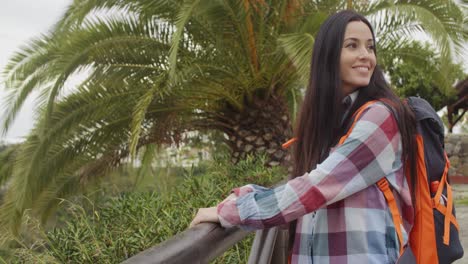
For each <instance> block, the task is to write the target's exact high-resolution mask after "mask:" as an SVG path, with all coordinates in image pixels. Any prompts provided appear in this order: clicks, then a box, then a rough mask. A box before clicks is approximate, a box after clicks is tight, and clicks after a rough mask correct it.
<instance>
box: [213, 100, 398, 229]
mask: <svg viewBox="0 0 468 264" xmlns="http://www.w3.org/2000/svg"><path fill="white" fill-rule="evenodd" d="M400 151H401V138H400V133H399V131H398V126H397V123H396V120H395V118H394V117H393V115H392V113H391V112H390V110H389V109H388V108H387V107H386V106H384V105H383V104H381V103H375V104H372V105H371V106H369V107H368V108H367V109H366V110H365V112H364V113H363V114H362V115H361V117H360V118H359V120H358V121H357V122H356V124H355V126H354V128H353V130H352V131H351V133H350V135H349V137H348V138H347V139H346V140H345V142H344V143H343V144H342V145H340V146H337V147H336V148H335V149H334V150H333V151H332V152H331V153H330V155H329V156H328V157H327V158H326V159H325V160H324V161H323V162H322V163H321V164H319V165H317V168H316V169H314V170H313V171H311V172H310V173H306V174H304V175H302V176H300V177H297V178H295V179H293V180H290V181H288V182H287V183H286V184H284V185H281V186H279V187H276V188H264V187H261V186H257V185H252V184H250V185H246V186H244V187H241V188H238V189H235V190H234V192H235V193H236V195H237V196H238V197H237V199H234V200H229V201H225V202H223V203H220V204H219V205H218V207H217V210H218V216H219V220H220V222H221V225H222V226H224V227H231V226H241V227H242V228H244V229H262V228H268V227H272V226H277V225H281V224H285V223H287V222H290V221H292V220H295V219H297V218H299V217H301V216H303V215H305V214H308V213H310V212H312V211H315V210H317V209H319V208H321V207H323V206H326V205H330V204H333V203H335V202H337V201H340V200H343V199H345V198H346V197H348V196H350V195H353V194H354V193H356V192H359V191H361V190H363V189H365V188H367V187H369V186H371V185H373V184H375V183H376V182H377V181H378V180H380V179H381V178H383V177H385V176H386V175H388V174H390V173H392V172H393V171H395V170H397V169H399V168H394V166H395V164H401V163H400V162H397V163H396V162H395V161H396V159H400V158H401V153H400Z"/></svg>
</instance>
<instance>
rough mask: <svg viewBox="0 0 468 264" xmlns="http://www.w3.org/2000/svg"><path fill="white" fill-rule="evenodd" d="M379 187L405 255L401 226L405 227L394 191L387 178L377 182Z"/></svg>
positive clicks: (401, 250) (401, 249) (401, 251)
mask: <svg viewBox="0 0 468 264" xmlns="http://www.w3.org/2000/svg"><path fill="white" fill-rule="evenodd" d="M377 186H378V187H379V189H380V191H381V192H382V193H383V195H384V197H385V200H386V201H387V204H388V207H389V209H390V213H391V214H392V219H393V225H394V226H395V231H396V233H397V236H398V241H399V242H400V255H401V254H402V253H403V249H404V245H403V242H404V241H403V233H402V232H401V226H402V225H403V223H402V220H401V216H400V211H399V210H398V206H397V204H396V201H395V196H394V195H393V192H392V190H391V189H390V185H389V183H388V180H387V178H382V179H380V180H379V181H378V182H377Z"/></svg>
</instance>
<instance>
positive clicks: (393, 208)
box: [283, 97, 463, 264]
mask: <svg viewBox="0 0 468 264" xmlns="http://www.w3.org/2000/svg"><path fill="white" fill-rule="evenodd" d="M375 102H376V101H370V102H367V103H366V104H364V105H363V106H361V107H360V108H359V109H358V110H357V111H356V112H355V113H354V115H353V118H354V121H353V123H352V124H351V127H350V128H349V130H348V132H347V133H346V135H344V136H343V137H342V138H341V139H340V141H339V143H338V144H339V145H341V144H342V143H343V142H344V141H345V140H346V138H348V136H349V135H350V134H351V131H352V129H353V127H354V125H355V123H356V121H357V120H358V119H359V117H360V116H361V114H362V113H363V111H364V110H365V109H366V108H367V107H368V106H369V105H370V104H372V103H375ZM382 102H383V103H384V104H386V102H385V100H382ZM406 103H407V104H408V106H409V107H410V108H411V109H412V110H413V112H414V115H415V118H416V121H417V124H416V129H417V135H416V143H417V154H416V164H414V165H415V166H416V171H417V175H416V183H415V186H416V187H415V190H411V191H412V192H413V193H414V197H415V204H414V205H413V206H414V209H415V218H414V225H413V228H412V229H411V232H410V235H409V246H410V247H411V251H412V253H413V254H414V256H415V258H416V261H417V263H420V264H445V263H452V262H454V261H455V260H457V259H460V258H461V257H463V248H462V246H461V243H460V239H459V225H458V222H457V219H456V217H455V207H454V205H453V193H452V187H451V186H450V184H449V181H448V176H447V174H448V169H449V167H450V162H449V160H448V158H447V154H446V153H445V151H444V127H443V124H442V121H441V120H440V118H439V116H438V115H437V113H436V112H435V111H434V109H433V108H432V107H431V105H430V104H429V103H428V102H427V101H425V100H424V99H422V98H418V97H409V98H408V99H407V100H406ZM389 108H390V109H392V108H391V107H389ZM295 141H296V138H293V139H291V140H289V141H288V142H286V143H285V144H283V147H284V148H287V147H289V146H290V145H291V144H292V143H294V142H295ZM407 175H408V174H407ZM407 180H408V182H410V179H407ZM377 186H378V187H379V189H380V190H381V191H382V193H383V194H384V196H385V199H386V201H387V203H388V206H389V209H390V212H391V214H392V217H393V223H394V225H395V230H396V232H397V236H398V240H399V242H400V255H401V254H402V253H403V251H404V247H405V245H404V244H403V235H402V232H401V227H402V220H401V219H402V218H401V214H400V212H399V210H398V206H397V204H396V202H395V197H394V196H393V192H392V191H391V187H390V184H389V183H388V180H387V179H386V178H383V179H381V180H380V181H378V183H377Z"/></svg>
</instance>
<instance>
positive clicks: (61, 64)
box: [0, 0, 467, 228]
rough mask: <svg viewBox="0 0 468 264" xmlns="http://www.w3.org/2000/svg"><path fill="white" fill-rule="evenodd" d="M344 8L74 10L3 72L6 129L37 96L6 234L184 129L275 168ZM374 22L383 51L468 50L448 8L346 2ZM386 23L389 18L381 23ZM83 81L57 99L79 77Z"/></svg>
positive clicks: (196, 2) (157, 1)
mask: <svg viewBox="0 0 468 264" xmlns="http://www.w3.org/2000/svg"><path fill="white" fill-rule="evenodd" d="M347 2H349V1H305V0H282V1H279V0H237V1H235V0H191V1H188V0H187V1H183V0H172V1H168V0H138V1H130V0H106V1H104V0H81V1H74V3H73V4H72V5H70V6H69V8H68V10H67V11H66V13H65V14H64V15H63V17H62V18H61V19H60V20H59V21H58V22H57V24H56V25H55V26H54V28H53V29H52V30H51V31H50V32H49V33H48V34H46V35H43V36H40V37H38V38H36V39H34V40H32V41H30V42H29V43H28V44H27V45H26V46H25V47H23V48H22V49H21V50H20V51H19V52H17V53H16V54H15V55H14V56H13V57H12V58H11V60H10V63H9V64H8V66H7V67H6V69H5V71H4V75H5V79H6V87H7V88H8V89H9V91H10V96H9V100H8V108H7V112H6V114H5V117H6V121H5V123H4V128H5V130H8V128H9V127H10V125H11V123H12V121H13V120H14V118H15V115H16V113H17V112H18V110H19V109H20V107H21V106H22V104H23V103H24V101H25V99H26V98H27V97H28V96H30V94H31V93H32V92H33V91H39V94H40V96H39V105H38V108H39V109H40V110H39V113H40V114H39V116H40V118H39V119H38V120H37V123H36V125H35V128H34V129H33V131H32V132H31V133H30V135H29V136H28V138H27V140H26V142H24V143H23V144H22V145H21V147H20V149H19V150H18V152H17V153H16V154H15V159H16V160H15V165H14V168H13V169H12V180H11V183H10V188H9V191H8V192H7V194H6V196H5V202H4V204H3V206H2V208H1V209H0V212H1V213H0V214H1V215H0V219H1V220H2V223H3V226H4V227H15V228H17V227H18V226H19V223H20V222H21V217H22V216H23V213H24V211H25V210H26V209H28V208H34V211H35V212H36V213H38V214H40V215H42V216H43V220H44V219H46V218H47V216H48V215H49V214H50V212H52V211H53V209H54V208H55V207H56V206H57V204H58V199H57V198H58V197H65V196H66V195H70V194H72V193H74V192H77V191H79V190H80V189H81V188H82V187H83V186H86V183H87V182H89V181H90V180H92V179H93V178H94V177H97V176H101V175H104V174H105V173H106V172H107V171H108V170H109V169H111V168H113V167H115V166H118V165H119V164H120V163H121V162H122V161H123V160H124V159H125V158H128V157H133V158H135V157H136V156H137V155H141V157H143V158H142V159H143V160H145V161H147V162H145V163H144V164H143V167H145V166H150V165H151V160H152V159H154V158H155V157H154V148H155V146H161V145H163V144H174V143H178V142H181V141H183V140H184V135H186V133H185V132H187V131H200V132H205V131H220V132H221V133H223V134H224V135H225V142H226V144H227V145H228V146H229V147H230V149H231V152H232V161H233V162H237V161H238V160H239V159H242V158H244V157H246V155H247V154H255V153H260V152H265V153H267V154H268V155H269V158H270V160H269V165H272V166H274V165H277V164H281V163H284V162H285V160H286V159H287V158H286V157H287V155H286V153H285V152H284V151H283V150H282V149H281V147H280V143H281V142H284V141H285V140H286V139H288V138H289V137H290V136H291V123H293V120H291V117H294V113H295V112H296V108H297V105H298V101H300V95H301V91H302V90H303V89H304V87H305V86H306V82H307V79H308V71H309V68H308V67H309V63H310V55H311V52H312V46H313V42H314V37H313V36H314V35H315V33H316V31H317V30H318V28H319V25H320V24H321V23H322V21H323V20H324V19H325V18H326V17H327V16H328V15H329V14H331V13H334V12H336V11H337V10H340V9H344V8H346V6H347V4H348V3H347ZM352 7H353V8H354V9H356V10H357V11H359V12H361V13H364V14H366V15H368V16H369V18H370V19H371V20H372V21H374V24H375V25H376V28H377V33H378V37H379V42H380V43H381V46H382V47H381V48H382V49H383V50H385V51H388V47H391V45H392V44H394V43H396V42H398V41H399V40H400V39H402V38H406V39H411V37H412V34H414V33H415V32H426V33H428V34H429V35H430V36H432V38H433V39H434V41H435V42H436V43H438V44H439V45H440V47H441V49H440V50H441V52H442V53H443V54H444V56H450V54H451V52H453V51H455V52H459V49H460V47H461V43H462V42H463V41H465V40H466V36H467V34H466V30H465V28H463V25H465V24H463V23H464V21H463V15H462V11H461V7H459V6H456V5H455V4H454V3H453V2H452V1H416V2H415V1H391V2H390V1H377V2H374V3H369V2H368V1H354V2H353V5H352ZM382 17H385V19H382ZM79 73H82V74H85V75H86V76H87V78H86V79H85V80H84V81H82V82H81V83H80V84H79V85H78V87H76V89H74V90H73V91H71V92H68V94H67V93H64V92H63V90H64V87H65V83H66V82H67V80H69V79H70V78H72V76H74V75H76V74H79Z"/></svg>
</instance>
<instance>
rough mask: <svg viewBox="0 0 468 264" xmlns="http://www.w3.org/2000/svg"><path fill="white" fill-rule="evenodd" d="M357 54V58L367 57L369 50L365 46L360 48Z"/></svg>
mask: <svg viewBox="0 0 468 264" xmlns="http://www.w3.org/2000/svg"><path fill="white" fill-rule="evenodd" d="M358 52H359V54H358V58H359V59H364V58H369V56H370V54H371V51H370V50H368V49H367V48H365V47H364V48H361V49H359V51H358Z"/></svg>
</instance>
